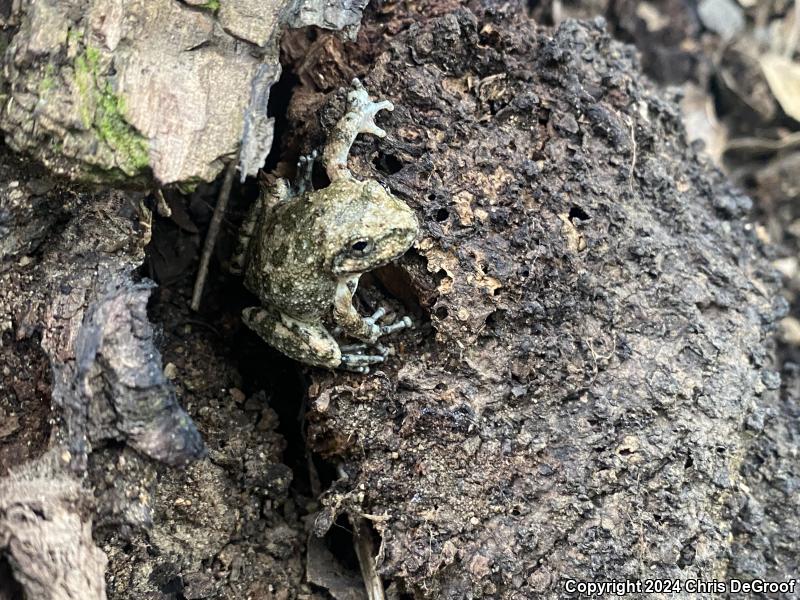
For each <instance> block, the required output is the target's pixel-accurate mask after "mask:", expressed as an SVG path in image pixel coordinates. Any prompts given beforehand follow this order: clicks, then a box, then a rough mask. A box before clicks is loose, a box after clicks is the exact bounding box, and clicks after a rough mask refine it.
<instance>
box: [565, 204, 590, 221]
mask: <svg viewBox="0 0 800 600" xmlns="http://www.w3.org/2000/svg"><path fill="white" fill-rule="evenodd" d="M569 218H570V220H572V219H578V220H579V221H588V220H589V215H588V214H587V213H586V211H585V210H583V209H582V208H581V207H580V206H573V207H572V208H570V209H569Z"/></svg>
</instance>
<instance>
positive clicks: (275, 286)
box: [245, 198, 336, 321]
mask: <svg viewBox="0 0 800 600" xmlns="http://www.w3.org/2000/svg"><path fill="white" fill-rule="evenodd" d="M304 204H305V201H304V200H303V199H301V198H295V199H292V200H289V201H287V202H284V203H281V204H279V205H277V206H275V207H273V208H272V209H271V210H270V211H268V212H267V213H266V214H265V215H263V217H262V219H263V222H261V223H259V227H258V228H257V231H258V234H257V235H256V236H255V237H254V238H253V240H252V242H251V246H250V249H249V256H248V260H247V268H246V271H245V286H246V287H247V288H248V289H249V290H250V291H251V292H253V293H254V294H256V295H257V296H258V297H259V299H260V300H261V302H262V303H263V304H267V305H269V306H272V307H274V308H277V309H278V310H280V311H281V312H284V313H286V314H288V315H290V316H293V317H295V318H301V319H305V320H313V321H318V320H320V319H321V318H322V316H323V314H324V312H325V311H326V310H327V309H328V308H330V305H331V300H332V298H333V294H334V290H335V285H336V284H335V282H334V281H333V279H332V277H331V276H330V274H329V272H328V271H327V269H326V268H325V264H324V257H323V256H322V254H321V253H320V245H319V239H318V235H315V233H314V232H315V231H317V226H318V224H317V223H316V215H315V214H313V212H309V211H308V210H307V206H305V205H304Z"/></svg>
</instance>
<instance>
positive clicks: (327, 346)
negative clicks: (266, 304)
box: [242, 307, 342, 369]
mask: <svg viewBox="0 0 800 600" xmlns="http://www.w3.org/2000/svg"><path fill="white" fill-rule="evenodd" d="M242 318H243V320H244V322H245V324H246V325H247V326H248V327H249V328H250V329H252V330H253V331H255V332H256V333H257V334H258V335H260V336H261V337H262V338H263V339H264V341H266V342H267V343H268V344H269V345H270V346H272V347H273V348H275V349H277V350H280V351H281V352H282V353H283V354H285V355H286V356H288V357H290V358H293V359H295V360H297V361H300V362H302V363H305V364H307V365H313V366H316V367H326V368H328V369H335V368H337V367H339V366H341V364H342V352H341V350H340V349H339V344H338V343H337V342H336V340H334V339H333V337H332V336H331V334H330V333H328V331H327V330H326V329H325V327H323V326H322V325H321V324H318V323H309V322H307V321H302V320H299V319H295V318H293V317H290V316H288V315H286V314H283V313H281V312H279V311H277V310H275V309H270V308H262V307H252V308H246V309H245V310H244V312H243V313H242Z"/></svg>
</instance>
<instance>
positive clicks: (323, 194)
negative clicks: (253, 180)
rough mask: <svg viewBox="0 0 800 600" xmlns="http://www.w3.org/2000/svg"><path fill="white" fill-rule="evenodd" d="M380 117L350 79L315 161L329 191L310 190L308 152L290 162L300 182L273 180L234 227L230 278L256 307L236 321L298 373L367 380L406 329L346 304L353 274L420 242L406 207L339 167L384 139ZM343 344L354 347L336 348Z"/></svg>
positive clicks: (377, 105) (382, 104)
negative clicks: (388, 340)
mask: <svg viewBox="0 0 800 600" xmlns="http://www.w3.org/2000/svg"><path fill="white" fill-rule="evenodd" d="M382 110H387V111H391V110H394V105H393V104H392V103H391V102H390V101H388V100H382V101H379V102H373V101H372V100H371V98H370V96H369V94H368V93H367V91H366V89H365V87H364V86H363V84H362V83H361V82H360V81H359V80H358V79H355V80H353V81H352V87H351V89H350V91H349V93H348V95H347V110H346V112H345V114H344V116H342V118H341V119H340V120H339V121H338V122H337V123H336V124H335V125H334V127H333V129H332V131H331V133H330V135H329V136H328V139H327V142H326V144H325V146H324V149H323V152H322V157H321V158H322V162H323V166H324V168H325V172H326V173H327V176H328V179H329V180H330V183H329V184H328V185H327V186H326V187H323V188H321V189H316V190H315V189H314V188H313V185H312V182H311V179H312V178H311V174H312V170H313V166H314V161H315V160H316V159H317V158H318V156H317V154H316V152H313V153H312V154H311V155H309V156H307V157H303V158H301V160H300V161H299V163H298V171H299V172H300V173H301V177H300V179H299V181H298V182H297V183H296V184H295V185H292V184H291V183H290V182H289V180H287V179H285V178H278V179H277V180H276V181H275V183H274V184H273V185H272V186H270V187H269V188H267V189H265V190H264V191H262V193H261V194H260V195H259V197H258V199H257V200H256V201H255V202H254V203H253V205H252V207H251V210H250V211H249V214H248V216H247V217H246V218H245V221H244V223H243V226H242V230H241V233H240V241H239V246H238V249H237V253H236V256H235V257H234V260H233V264H234V271H237V270H238V271H239V272H241V273H242V274H243V275H244V285H245V287H246V288H247V289H248V290H249V291H250V292H252V293H253V294H255V296H257V297H258V299H259V301H260V303H261V304H260V306H253V307H248V308H246V309H244V311H243V312H242V320H243V322H244V323H245V324H246V325H247V326H248V327H249V328H250V329H252V330H253V331H255V332H256V333H257V334H258V335H259V336H260V337H261V338H262V339H263V340H264V341H266V342H267V343H268V344H269V345H271V346H272V347H274V348H276V349H277V350H279V351H280V352H282V353H283V354H285V355H286V356H289V357H290V358H292V359H295V360H297V361H299V362H301V363H304V364H307V365H311V366H315V367H323V368H328V369H342V370H347V371H355V372H359V373H368V372H369V369H370V366H371V365H376V364H379V363H382V362H384V361H385V360H386V359H387V356H388V355H389V350H388V348H386V347H385V346H384V345H382V344H381V343H379V339H380V338H382V337H383V336H386V335H388V334H391V333H394V332H397V331H400V330H402V329H406V328H409V327H411V326H412V321H411V319H410V318H409V317H408V316H405V317H403V318H402V319H400V320H398V321H395V322H394V323H391V324H388V325H381V324H379V321H380V320H381V319H382V318H383V317H384V316H385V315H386V311H385V309H383V308H378V309H377V310H376V311H375V312H373V314H371V315H370V316H362V315H361V314H360V313H359V311H358V310H357V309H356V307H355V306H354V304H353V296H354V294H355V293H356V290H357V288H358V284H359V280H360V278H361V276H362V274H364V273H366V272H368V271H372V270H374V269H376V268H378V267H381V266H383V265H386V264H388V263H390V262H392V261H395V260H397V259H398V258H400V257H401V256H402V255H403V254H405V253H406V252H407V251H408V250H409V248H411V246H412V245H413V244H414V242H415V241H416V239H417V236H418V235H419V223H418V221H417V218H416V215H415V213H414V211H413V210H412V209H411V207H409V206H408V204H406V203H405V202H404V201H403V200H402V199H400V198H398V197H397V196H395V195H394V194H393V193H392V192H391V191H389V190H388V189H387V188H385V187H384V186H383V185H382V184H381V183H379V182H378V181H376V180H374V179H366V180H363V181H362V180H359V179H357V178H356V177H355V176H353V174H352V173H351V172H350V170H349V168H348V165H347V161H348V157H349V154H350V150H351V148H352V145H353V143H354V141H355V139H356V137H357V136H358V135H359V134H361V133H368V134H372V135H375V136H378V137H384V136H386V132H385V131H384V130H383V129H381V128H380V127H378V125H377V124H376V123H375V116H376V114H377V113H378V112H379V111H382ZM331 326H332V327H331ZM342 335H344V336H346V337H348V338H352V339H353V340H354V342H353V343H350V344H344V343H341V344H340V342H339V341H337V338H341V336H342Z"/></svg>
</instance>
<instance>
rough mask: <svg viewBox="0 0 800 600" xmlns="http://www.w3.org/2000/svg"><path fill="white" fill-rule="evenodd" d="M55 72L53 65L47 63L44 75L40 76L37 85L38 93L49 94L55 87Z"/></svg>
mask: <svg viewBox="0 0 800 600" xmlns="http://www.w3.org/2000/svg"><path fill="white" fill-rule="evenodd" d="M55 71H56V68H55V67H54V66H53V63H50V62H49V63H47V64H46V65H45V66H44V74H43V75H42V82H41V83H40V84H39V91H40V92H42V93H44V92H49V91H50V90H52V89H53V88H54V87H55V86H56V80H55Z"/></svg>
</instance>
